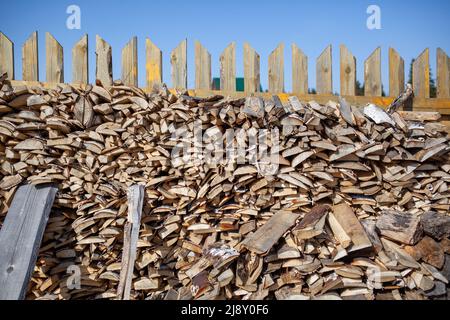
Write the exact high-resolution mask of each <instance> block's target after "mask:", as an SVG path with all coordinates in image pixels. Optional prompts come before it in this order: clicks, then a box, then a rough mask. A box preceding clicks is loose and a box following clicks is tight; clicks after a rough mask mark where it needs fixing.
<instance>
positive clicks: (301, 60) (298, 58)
mask: <svg viewBox="0 0 450 320" xmlns="http://www.w3.org/2000/svg"><path fill="white" fill-rule="evenodd" d="M292 92H295V93H298V94H307V93H308V57H307V56H306V55H305V54H304V53H303V51H302V50H301V49H300V48H299V47H297V45H295V44H294V43H293V44H292Z"/></svg>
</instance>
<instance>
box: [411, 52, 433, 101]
mask: <svg viewBox="0 0 450 320" xmlns="http://www.w3.org/2000/svg"><path fill="white" fill-rule="evenodd" d="M429 61H430V50H429V49H428V48H427V49H425V50H424V51H423V52H422V53H421V54H420V56H419V57H418V58H417V59H416V60H415V61H414V63H413V67H412V69H413V76H412V81H413V90H414V96H415V97H419V98H429V97H430V63H429Z"/></svg>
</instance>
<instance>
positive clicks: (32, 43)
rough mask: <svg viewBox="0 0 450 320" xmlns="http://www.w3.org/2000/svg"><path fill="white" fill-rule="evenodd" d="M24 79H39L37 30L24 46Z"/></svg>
mask: <svg viewBox="0 0 450 320" xmlns="http://www.w3.org/2000/svg"><path fill="white" fill-rule="evenodd" d="M22 80H23V81H39V59H38V33H37V31H35V32H33V33H32V34H31V36H30V37H29V38H28V39H27V41H25V43H24V45H23V47H22Z"/></svg>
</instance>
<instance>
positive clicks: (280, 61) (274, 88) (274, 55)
mask: <svg viewBox="0 0 450 320" xmlns="http://www.w3.org/2000/svg"><path fill="white" fill-rule="evenodd" d="M268 74H269V92H272V93H279V92H284V43H280V44H279V45H278V47H277V48H276V49H275V50H273V51H272V52H271V53H270V55H269V72H268Z"/></svg>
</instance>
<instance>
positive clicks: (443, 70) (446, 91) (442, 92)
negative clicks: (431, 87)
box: [436, 48, 450, 98]
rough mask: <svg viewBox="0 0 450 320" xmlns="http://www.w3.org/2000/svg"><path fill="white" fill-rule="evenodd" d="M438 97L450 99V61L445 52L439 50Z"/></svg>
mask: <svg viewBox="0 0 450 320" xmlns="http://www.w3.org/2000/svg"><path fill="white" fill-rule="evenodd" d="M436 80H437V97H438V98H450V59H449V57H448V55H447V54H446V53H445V51H444V50H442V49H441V48H438V49H437V76H436Z"/></svg>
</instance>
